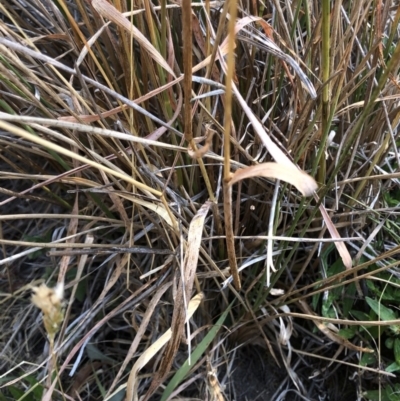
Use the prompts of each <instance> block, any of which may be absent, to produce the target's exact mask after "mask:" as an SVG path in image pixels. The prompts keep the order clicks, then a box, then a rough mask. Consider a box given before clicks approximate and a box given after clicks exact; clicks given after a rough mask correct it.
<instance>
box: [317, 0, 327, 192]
mask: <svg viewBox="0 0 400 401" xmlns="http://www.w3.org/2000/svg"><path fill="white" fill-rule="evenodd" d="M330 12H331V9H330V0H322V26H321V36H322V59H321V68H322V84H323V85H324V86H323V88H322V113H321V114H322V115H321V118H322V126H321V131H322V133H321V141H320V144H319V149H318V153H317V158H316V162H317V163H318V165H319V169H318V173H317V177H318V180H317V181H318V182H319V183H320V184H325V179H326V159H325V157H324V156H325V151H326V141H327V138H328V133H329V126H330V122H329V95H330V83H329V71H330V67H329V61H330V59H329V48H330V45H331V41H330Z"/></svg>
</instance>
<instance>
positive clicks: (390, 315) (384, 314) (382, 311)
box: [365, 297, 397, 321]
mask: <svg viewBox="0 0 400 401" xmlns="http://www.w3.org/2000/svg"><path fill="white" fill-rule="evenodd" d="M365 300H366V301H367V304H368V305H369V306H370V308H371V309H372V310H373V311H374V312H375V313H376V314H377V315H378V316H379V318H380V319H381V320H383V321H387V320H396V319H397V315H396V313H395V312H394V311H393V310H392V309H390V308H387V307H386V306H384V305H382V304H381V303H380V302H379V301H377V300H375V299H372V298H369V297H365Z"/></svg>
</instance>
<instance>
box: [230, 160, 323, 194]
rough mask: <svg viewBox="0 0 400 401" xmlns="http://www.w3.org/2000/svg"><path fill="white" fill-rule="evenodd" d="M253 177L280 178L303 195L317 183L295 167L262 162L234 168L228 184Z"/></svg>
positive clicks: (315, 186)
mask: <svg viewBox="0 0 400 401" xmlns="http://www.w3.org/2000/svg"><path fill="white" fill-rule="evenodd" d="M253 177H266V178H274V179H276V180H282V181H285V182H288V183H289V184H292V185H294V186H295V187H296V188H297V189H298V190H299V191H300V192H301V193H302V194H303V195H304V196H311V195H312V194H313V193H314V192H315V191H316V190H317V189H318V185H317V183H316V182H315V180H314V178H312V177H311V176H309V175H308V174H307V173H305V172H304V171H301V170H299V169H297V168H291V167H287V166H286V165H284V164H279V163H262V164H258V165H256V166H250V167H246V168H243V169H238V170H236V171H235V172H234V173H233V174H232V176H231V180H230V181H229V185H233V184H235V183H236V182H239V181H241V180H244V179H246V178H253Z"/></svg>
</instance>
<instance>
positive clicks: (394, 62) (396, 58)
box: [321, 42, 400, 199]
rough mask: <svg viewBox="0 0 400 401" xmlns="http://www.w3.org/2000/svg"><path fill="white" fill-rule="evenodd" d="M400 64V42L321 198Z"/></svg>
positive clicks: (354, 128)
mask: <svg viewBox="0 0 400 401" xmlns="http://www.w3.org/2000/svg"><path fill="white" fill-rule="evenodd" d="M399 62H400V42H399V43H397V46H396V48H395V50H394V52H393V56H392V58H391V59H390V60H389V63H388V65H387V68H386V69H385V70H384V71H383V73H382V75H381V77H380V78H379V81H378V85H377V86H376V88H375V89H374V91H373V92H372V95H371V97H370V99H369V102H368V103H367V104H366V105H365V107H364V109H363V112H362V114H361V115H360V117H359V118H358V120H357V122H356V123H355V125H354V127H353V129H352V131H351V132H350V134H349V138H348V140H347V141H346V143H345V145H344V146H343V148H342V152H341V156H340V157H339V160H338V163H337V165H336V167H335V169H334V170H333V172H332V174H331V175H330V178H329V180H328V182H327V186H326V189H325V190H324V193H323V194H321V197H323V196H325V192H326V191H328V190H329V188H330V185H332V183H333V180H334V178H335V177H336V175H337V174H338V172H339V170H340V169H341V167H342V165H343V164H344V163H345V162H346V161H347V160H348V154H349V152H350V150H351V147H352V146H353V143H354V140H355V139H356V136H357V135H358V134H359V132H360V131H361V129H362V127H363V125H364V124H365V121H366V119H367V118H368V116H370V114H371V112H372V110H373V108H374V107H375V105H376V103H375V100H376V99H377V98H378V96H379V94H380V92H381V90H382V89H383V87H384V86H385V84H386V82H387V80H388V78H389V76H390V74H391V73H392V72H393V71H395V69H396V68H397V66H398V64H399ZM366 183H367V180H363V181H360V183H359V184H358V186H357V188H356V190H355V192H354V195H353V198H354V199H358V196H359V194H360V193H361V192H362V190H363V189H364V187H365V185H366Z"/></svg>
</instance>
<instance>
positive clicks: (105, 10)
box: [92, 0, 175, 77]
mask: <svg viewBox="0 0 400 401" xmlns="http://www.w3.org/2000/svg"><path fill="white" fill-rule="evenodd" d="M92 6H93V7H94V9H95V10H96V11H97V12H98V13H99V14H100V15H101V16H102V17H104V18H107V19H109V20H110V21H113V22H114V23H115V24H117V25H118V26H120V27H122V28H124V29H125V30H126V31H128V33H129V34H130V35H132V36H133V38H134V39H136V40H137V41H138V42H139V44H140V45H141V46H143V48H144V49H145V50H146V51H147V52H148V53H149V55H150V56H151V57H152V58H153V60H154V61H155V62H156V63H157V64H159V65H160V66H162V67H163V68H164V69H165V70H166V71H168V72H169V73H170V74H171V75H172V76H173V77H175V74H174V72H173V71H172V69H171V67H170V66H169V65H168V63H167V62H166V61H165V60H164V58H163V57H162V56H161V54H160V53H159V52H158V51H157V50H156V49H155V47H154V46H153V45H152V44H151V43H150V42H149V41H148V40H147V38H146V37H145V36H144V35H143V34H142V33H141V32H140V31H139V30H138V29H137V28H136V27H135V26H134V25H133V24H131V23H130V22H129V21H128V20H127V19H126V18H125V17H124V16H123V15H122V13H120V12H119V11H118V10H117V9H116V8H115V7H114V6H113V5H112V4H110V3H109V2H108V1H106V0H93V1H92Z"/></svg>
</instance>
